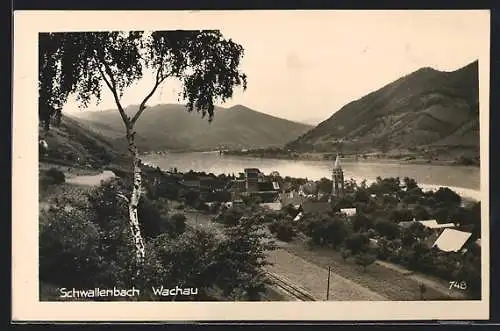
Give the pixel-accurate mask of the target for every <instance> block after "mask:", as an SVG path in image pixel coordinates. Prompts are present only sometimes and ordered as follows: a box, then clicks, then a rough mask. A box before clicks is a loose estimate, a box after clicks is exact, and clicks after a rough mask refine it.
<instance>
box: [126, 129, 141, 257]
mask: <svg viewBox="0 0 500 331" xmlns="http://www.w3.org/2000/svg"><path fill="white" fill-rule="evenodd" d="M127 131H128V132H127V140H128V148H129V151H130V153H131V154H132V157H133V167H134V169H133V170H134V186H133V188H132V196H131V198H130V201H129V204H128V210H129V225H130V231H131V234H132V240H133V242H134V246H135V249H136V258H137V262H138V263H139V265H141V264H142V263H143V262H144V256H145V247H144V240H143V238H142V235H141V229H140V227H139V217H138V215H137V207H138V205H139V199H140V197H141V187H142V176H141V168H140V159H139V151H138V150H137V147H136V146H135V142H134V133H133V132H131V130H127Z"/></svg>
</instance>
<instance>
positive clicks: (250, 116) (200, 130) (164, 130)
mask: <svg viewBox="0 0 500 331" xmlns="http://www.w3.org/2000/svg"><path fill="white" fill-rule="evenodd" d="M136 109H137V106H129V107H127V109H126V111H127V113H129V114H131V113H133V112H135V110H136ZM75 119H76V120H77V121H79V122H80V123H82V125H85V126H87V127H88V128H89V129H91V130H92V131H94V132H96V133H98V134H100V135H102V136H104V137H106V139H109V140H111V141H113V142H114V143H115V144H116V145H118V146H123V144H125V138H124V127H123V123H122V121H121V118H120V115H119V114H118V112H117V111H116V110H103V111H87V112H82V114H81V115H79V116H78V118H75ZM311 128H312V126H310V125H306V124H302V123H297V122H292V121H288V120H285V119H282V118H277V117H274V116H270V115H267V114H263V113H260V112H257V111H255V110H252V109H250V108H247V107H245V106H241V105H237V106H234V107H231V108H222V107H216V109H215V116H214V120H213V121H212V122H211V123H209V122H208V120H207V118H201V115H200V114H196V113H194V112H193V113H189V112H187V110H186V108H185V107H184V106H183V105H179V104H162V105H156V106H152V107H150V108H149V109H147V110H146V111H145V112H144V113H143V114H142V115H141V118H140V119H139V120H138V122H137V123H136V131H137V134H136V141H137V145H138V147H139V149H140V150H141V151H157V150H189V151H199V150H213V149H217V148H219V147H221V146H222V147H225V148H228V149H243V148H246V149H252V148H266V147H282V146H284V145H285V144H286V143H287V142H289V141H291V140H293V139H295V138H297V137H298V136H300V135H301V134H303V133H305V132H307V131H308V130H309V129H311Z"/></svg>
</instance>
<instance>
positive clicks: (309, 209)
mask: <svg viewBox="0 0 500 331" xmlns="http://www.w3.org/2000/svg"><path fill="white" fill-rule="evenodd" d="M301 209H302V212H304V213H327V212H330V211H332V205H331V204H330V203H329V202H317V201H306V202H304V203H303V204H302V208H301Z"/></svg>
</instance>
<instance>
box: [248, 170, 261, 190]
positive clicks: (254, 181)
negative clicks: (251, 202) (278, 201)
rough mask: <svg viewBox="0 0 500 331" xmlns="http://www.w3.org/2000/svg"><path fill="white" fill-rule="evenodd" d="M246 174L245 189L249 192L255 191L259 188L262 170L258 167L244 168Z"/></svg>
mask: <svg viewBox="0 0 500 331" xmlns="http://www.w3.org/2000/svg"><path fill="white" fill-rule="evenodd" d="M244 174H245V189H246V191H247V192H255V191H258V190H259V187H258V184H259V181H260V178H261V176H260V174H261V172H260V170H259V169H257V168H246V169H244Z"/></svg>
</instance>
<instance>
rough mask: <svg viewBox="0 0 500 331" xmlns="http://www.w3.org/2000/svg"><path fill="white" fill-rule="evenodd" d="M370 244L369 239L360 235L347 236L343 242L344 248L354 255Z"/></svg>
mask: <svg viewBox="0 0 500 331" xmlns="http://www.w3.org/2000/svg"><path fill="white" fill-rule="evenodd" d="M369 243H370V239H369V238H368V237H367V236H366V235H364V234H360V233H355V234H352V235H351V236H349V237H348V238H347V239H346V241H345V247H346V248H347V249H349V250H350V251H351V252H352V254H354V255H356V254H358V253H360V252H362V251H364V250H366V249H367V248H368V244H369Z"/></svg>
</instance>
